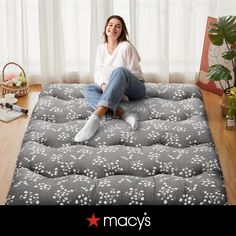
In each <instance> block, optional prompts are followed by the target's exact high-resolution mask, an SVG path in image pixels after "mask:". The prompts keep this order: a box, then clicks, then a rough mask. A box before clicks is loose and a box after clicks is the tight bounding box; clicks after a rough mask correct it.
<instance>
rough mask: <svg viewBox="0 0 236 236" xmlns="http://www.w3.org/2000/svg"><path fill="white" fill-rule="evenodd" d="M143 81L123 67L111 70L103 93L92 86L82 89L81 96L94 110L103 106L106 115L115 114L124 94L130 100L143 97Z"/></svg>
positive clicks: (94, 85) (97, 87)
mask: <svg viewBox="0 0 236 236" xmlns="http://www.w3.org/2000/svg"><path fill="white" fill-rule="evenodd" d="M145 93H146V91H145V85H144V81H142V80H139V79H138V78H137V77H136V76H135V75H133V74H132V73H131V72H130V71H128V70H127V69H125V68H123V67H118V68H116V69H114V70H113V72H112V73H111V77H110V82H109V84H108V85H107V87H106V89H105V91H104V92H102V90H101V88H100V87H99V86H98V85H96V84H92V85H89V86H87V87H85V88H84V89H83V95H84V97H85V98H86V101H87V102H88V104H89V105H90V106H91V107H92V108H93V109H94V110H96V108H97V107H100V106H103V107H107V108H109V110H108V112H107V114H106V115H108V116H110V115H113V114H115V112H116V109H117V108H118V106H119V104H120V102H121V100H122V97H123V96H124V94H125V95H126V96H127V97H128V98H129V99H130V100H138V99H141V98H143V97H144V96H145Z"/></svg>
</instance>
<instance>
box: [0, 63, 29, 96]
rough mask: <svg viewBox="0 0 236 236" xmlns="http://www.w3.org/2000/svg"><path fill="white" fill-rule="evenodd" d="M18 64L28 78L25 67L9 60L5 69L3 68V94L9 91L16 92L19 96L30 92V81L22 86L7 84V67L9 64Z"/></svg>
mask: <svg viewBox="0 0 236 236" xmlns="http://www.w3.org/2000/svg"><path fill="white" fill-rule="evenodd" d="M11 64H13V65H16V66H17V67H19V68H20V69H21V71H22V73H23V75H24V77H25V78H26V74H25V71H24V70H23V68H22V67H21V66H20V65H18V64H16V63H15V62H9V63H7V64H6V65H5V66H4V67H3V69H2V80H3V85H2V94H3V95H5V94H7V93H14V94H16V95H17V97H22V96H25V95H26V94H27V93H28V92H29V85H28V82H26V85H24V86H20V87H17V86H8V85H6V84H5V82H6V81H5V69H6V67H7V66H8V65H11Z"/></svg>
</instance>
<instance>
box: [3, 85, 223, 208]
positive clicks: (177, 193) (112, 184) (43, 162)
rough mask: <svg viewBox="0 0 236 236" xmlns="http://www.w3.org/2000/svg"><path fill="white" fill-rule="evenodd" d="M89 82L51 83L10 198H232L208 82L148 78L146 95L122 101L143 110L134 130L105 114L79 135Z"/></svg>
mask: <svg viewBox="0 0 236 236" xmlns="http://www.w3.org/2000/svg"><path fill="white" fill-rule="evenodd" d="M84 86H86V85H84V84H56V85H50V86H47V87H46V88H45V89H44V90H43V91H42V92H41V94H40V97H39V101H38V103H37V104H36V106H35V108H34V111H33V114H32V117H31V120H30V123H29V126H28V128H27V131H26V133H25V136H24V140H23V143H22V148H21V152H20V154H19V158H18V161H17V166H16V170H15V174H14V177H13V182H12V184H11V188H10V190H9V193H8V197H7V202H6V204H9V205H11V204H20V205H24V204H34V205H36V204H46V205H48V204H60V205H64V204H78V205H84V204H85V205H86V204H88V205H106V204H108V205H111V204H118V205H131V204H138V205H145V204H148V205H165V204H172V205H173V204H174V205H179V204H184V205H188V204H190V205H193V204H194V205H202V204H226V203H227V198H226V193H225V188H224V179H223V175H222V171H221V167H220V163H219V158H218V156H217V153H216V150H215V147H214V143H213V139H212V136H211V132H210V129H209V127H208V122H207V117H206V113H205V109H204V105H203V101H202V95H201V92H200V90H199V89H198V88H197V87H196V86H195V85H190V84H164V83H160V84H152V83H146V85H145V86H146V93H147V95H146V98H145V99H143V100H140V101H131V102H129V103H122V106H123V108H124V109H125V110H126V111H129V112H134V113H137V114H138V115H139V118H140V128H139V129H138V130H136V131H132V130H130V127H129V125H128V124H127V123H125V122H124V121H122V120H119V119H113V120H103V121H102V123H101V127H100V129H99V131H98V132H97V133H96V135H95V136H94V137H93V138H92V139H91V140H89V141H87V142H84V143H76V142H75V141H74V140H73V138H74V136H75V135H76V134H77V132H78V131H79V130H80V129H81V128H82V127H83V125H84V124H85V122H86V119H87V118H88V117H89V116H90V115H91V113H92V112H93V111H92V109H91V108H90V107H89V106H88V105H87V103H86V101H85V99H84V98H83V95H82V93H81V89H82V88H83V87H84Z"/></svg>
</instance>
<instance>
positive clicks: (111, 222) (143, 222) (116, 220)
mask: <svg viewBox="0 0 236 236" xmlns="http://www.w3.org/2000/svg"><path fill="white" fill-rule="evenodd" d="M86 219H87V220H88V221H89V222H90V223H89V227H91V226H93V225H94V226H95V227H98V226H99V224H98V221H100V220H101V219H102V218H96V217H95V215H94V213H93V214H92V217H91V218H86ZM102 222H103V226H104V227H138V230H141V229H142V227H143V226H145V227H149V226H150V225H151V218H150V217H149V216H147V213H146V212H144V216H143V217H142V218H140V217H137V216H130V217H127V216H120V217H115V216H112V217H110V216H104V217H103V220H102V221H100V222H99V223H100V224H101V223H102Z"/></svg>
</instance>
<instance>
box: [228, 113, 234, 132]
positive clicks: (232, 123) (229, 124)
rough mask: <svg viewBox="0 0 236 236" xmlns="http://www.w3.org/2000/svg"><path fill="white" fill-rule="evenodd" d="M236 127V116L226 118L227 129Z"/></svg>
mask: <svg viewBox="0 0 236 236" xmlns="http://www.w3.org/2000/svg"><path fill="white" fill-rule="evenodd" d="M234 126H235V116H233V117H228V116H226V129H233V128H234Z"/></svg>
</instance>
